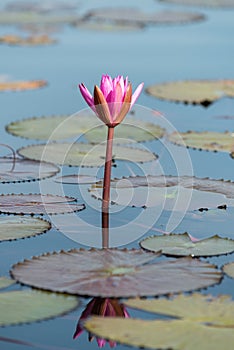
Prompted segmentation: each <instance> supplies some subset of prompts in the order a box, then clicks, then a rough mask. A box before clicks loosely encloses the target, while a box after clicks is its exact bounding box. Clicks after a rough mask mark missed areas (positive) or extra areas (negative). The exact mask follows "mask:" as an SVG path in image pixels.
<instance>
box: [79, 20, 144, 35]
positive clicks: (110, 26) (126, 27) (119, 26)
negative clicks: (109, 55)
mask: <svg viewBox="0 0 234 350" xmlns="http://www.w3.org/2000/svg"><path fill="white" fill-rule="evenodd" d="M72 25H73V26H74V27H76V28H78V29H85V30H95V31H105V32H113V31H134V30H140V29H142V28H144V25H142V24H141V23H108V22H99V21H95V20H94V21H92V20H87V19H82V18H81V19H80V20H78V21H76V22H74V23H72Z"/></svg>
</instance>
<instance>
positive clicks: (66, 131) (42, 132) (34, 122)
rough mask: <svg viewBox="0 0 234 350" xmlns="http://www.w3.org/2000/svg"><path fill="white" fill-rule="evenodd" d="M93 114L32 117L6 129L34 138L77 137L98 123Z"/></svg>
mask: <svg viewBox="0 0 234 350" xmlns="http://www.w3.org/2000/svg"><path fill="white" fill-rule="evenodd" d="M98 124H99V123H98V120H97V118H96V117H95V116H92V115H91V114H88V113H83V114H80V113H79V114H77V115H72V116H70V115H60V116H50V117H38V118H36V117H34V118H28V119H24V120H20V121H16V122H12V123H10V124H9V125H7V127H6V130H7V131H8V132H9V133H10V134H12V135H15V136H21V137H25V138H27V139H36V140H49V139H50V140H51V141H52V140H62V139H66V138H70V137H77V136H78V135H79V134H83V133H85V132H87V131H88V130H90V129H92V128H93V127H94V126H95V125H98Z"/></svg>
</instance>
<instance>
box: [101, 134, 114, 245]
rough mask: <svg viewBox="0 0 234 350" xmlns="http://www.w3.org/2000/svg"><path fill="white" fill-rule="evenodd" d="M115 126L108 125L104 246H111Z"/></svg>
mask: <svg viewBox="0 0 234 350" xmlns="http://www.w3.org/2000/svg"><path fill="white" fill-rule="evenodd" d="M113 137H114V128H111V127H108V135H107V144H106V160H105V170H104V180H103V192H102V248H108V247H109V202H110V184H111V166H112V148H113Z"/></svg>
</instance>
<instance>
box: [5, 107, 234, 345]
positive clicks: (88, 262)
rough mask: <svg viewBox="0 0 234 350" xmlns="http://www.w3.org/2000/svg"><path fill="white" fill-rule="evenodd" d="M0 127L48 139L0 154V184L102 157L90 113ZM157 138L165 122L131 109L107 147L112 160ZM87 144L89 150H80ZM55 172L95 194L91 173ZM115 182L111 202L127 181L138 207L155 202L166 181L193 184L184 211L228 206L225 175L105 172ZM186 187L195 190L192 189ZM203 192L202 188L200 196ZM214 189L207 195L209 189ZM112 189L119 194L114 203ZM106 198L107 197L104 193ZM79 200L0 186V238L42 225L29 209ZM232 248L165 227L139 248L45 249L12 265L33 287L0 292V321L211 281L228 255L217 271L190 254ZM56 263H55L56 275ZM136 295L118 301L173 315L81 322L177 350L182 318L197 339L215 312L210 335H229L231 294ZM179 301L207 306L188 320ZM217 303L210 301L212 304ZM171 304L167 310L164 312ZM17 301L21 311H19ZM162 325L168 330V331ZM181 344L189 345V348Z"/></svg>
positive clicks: (137, 154) (146, 157)
mask: <svg viewBox="0 0 234 350" xmlns="http://www.w3.org/2000/svg"><path fill="white" fill-rule="evenodd" d="M94 120H95V122H96V123H97V125H96V127H93V123H94ZM130 121H131V122H130ZM133 122H134V126H133ZM91 126H92V127H91ZM6 130H7V131H8V132H9V133H11V134H12V135H14V136H20V137H22V138H27V139H35V140H39V141H40V142H41V141H43V140H44V141H45V140H48V138H50V142H47V143H39V144H33V145H29V146H26V147H23V148H20V149H19V150H18V151H17V154H18V155H17V157H2V159H1V163H0V164H1V167H2V169H4V171H3V170H2V171H1V177H0V181H1V183H2V184H4V183H11V182H17V183H18V182H22V181H23V182H25V181H32V180H36V179H37V180H41V179H44V178H49V177H51V181H52V180H53V177H54V176H55V175H57V174H58V173H59V171H60V167H59V165H62V166H72V167H74V166H78V167H81V166H83V167H85V168H88V167H97V168H98V167H100V166H102V165H103V154H104V151H105V147H104V145H102V142H103V141H104V140H105V126H103V125H102V124H100V123H99V122H98V121H97V119H96V117H95V116H93V115H92V114H91V113H88V114H87V113H86V114H84V115H83V114H82V115H80V114H78V115H73V116H66V115H65V116H49V117H33V118H28V119H24V120H20V121H16V122H12V123H10V124H9V125H7V126H6ZM77 135H81V139H82V141H83V142H74V141H72V142H69V139H72V138H74V137H77ZM161 137H167V138H168V140H171V137H172V135H171V134H169V135H167V134H166V130H165V129H163V128H162V127H160V126H159V125H156V124H153V123H152V124H151V123H149V122H143V121H140V120H134V116H130V117H129V118H127V119H126V122H124V123H123V124H121V125H119V126H118V127H117V128H116V141H117V142H116V143H115V144H114V152H113V154H114V157H115V160H121V161H125V162H126V161H134V162H153V161H156V160H157V156H156V155H155V154H154V153H151V152H149V151H147V150H145V149H141V148H139V146H140V144H141V143H142V142H144V141H149V142H150V141H153V140H157V139H159V138H161ZM64 140H66V142H64ZM67 140H68V141H67ZM126 140H132V141H135V142H134V143H133V144H131V143H130V145H129V144H125V143H126ZM61 141H62V142H61ZM89 152H91V154H90V156H88V157H87V159H86V155H87V154H89ZM120 180H121V181H120ZM55 181H59V182H63V183H70V184H73V185H74V184H75V185H77V183H79V182H80V183H82V182H84V183H88V184H90V185H91V187H90V195H94V196H95V197H97V198H101V192H100V190H101V189H102V181H101V182H100V181H96V179H95V178H91V177H89V175H87V176H84V179H83V178H82V176H81V177H80V178H79V177H77V175H76V174H73V175H67V176H62V177H58V178H57V179H55ZM116 183H117V184H118V191H123V195H120V196H118V198H117V202H116V203H117V204H121V205H126V203H127V202H128V191H127V190H128V188H129V187H131V188H134V190H135V196H134V197H133V199H132V202H130V203H128V205H130V206H134V207H135V206H139V207H141V206H144V207H146V210H147V207H149V206H151V207H154V206H157V205H158V202H160V200H163V199H165V193H164V192H163V191H164V190H165V188H167V189H169V190H170V188H172V189H173V191H174V189H175V188H177V187H180V188H182V189H184V190H192V192H193V193H195V198H194V200H193V198H192V200H191V203H190V207H189V208H188V210H190V211H193V210H196V209H198V208H199V205H203V206H209V205H210V204H211V203H212V205H213V206H214V205H216V206H218V205H219V204H220V203H223V201H225V203H226V205H231V206H233V200H234V183H233V182H230V181H223V180H212V179H208V178H196V177H190V176H183V177H176V176H156V175H149V176H130V177H125V178H123V179H113V180H112V182H111V189H113V190H114V189H115V185H116ZM144 188H150V191H149V194H150V196H149V198H148V201H147V202H144V201H143V202H141V200H142V195H141V193H140V195H138V194H137V192H138V191H140V190H142V189H144ZM196 193H198V194H199V195H198V198H197V197H196ZM203 193H204V194H205V196H204V197H202V196H201V195H202V194H203ZM214 193H215V194H216V196H217V197H213V195H214ZM209 194H211V195H212V197H211V199H209ZM120 198H121V200H122V202H119V199H120ZM206 198H207V199H206ZM206 200H207V202H206ZM113 201H114V198H112V202H113ZM171 201H173V196H172V197H169V200H168V203H167V202H166V203H165V208H167V209H169V210H170V205H171ZM84 209H85V204H79V203H77V201H76V199H75V198H70V197H63V196H55V195H51V194H47V195H44V194H43V195H42V194H8V195H1V196H0V212H1V213H2V214H14V216H12V215H10V216H2V217H1V218H0V219H1V225H0V230H1V232H0V238H1V241H6V240H15V239H20V238H26V237H31V236H35V235H38V234H42V233H45V232H47V231H48V230H50V228H51V226H52V224H51V223H50V222H48V221H46V220H43V219H41V218H38V217H37V215H47V214H49V215H53V214H61V213H71V212H77V211H80V210H84ZM178 210H180V208H179V209H178ZM233 251H234V241H233V240H231V239H229V238H221V237H219V236H217V235H216V236H213V237H209V238H206V239H203V240H198V239H194V238H193V237H192V236H190V235H189V234H187V233H184V234H173V233H171V234H169V235H168V234H163V235H156V236H152V237H147V238H145V239H143V240H142V241H141V242H140V249H132V250H128V249H111V248H109V249H90V250H84V249H73V250H70V251H66V252H65V251H61V252H54V253H48V254H47V253H45V254H43V255H41V256H36V257H33V258H32V259H30V260H25V261H23V262H20V263H18V264H16V265H15V266H13V268H12V270H11V276H12V277H13V278H14V279H15V280H16V281H18V282H20V283H22V284H25V285H28V286H31V287H34V288H36V289H38V290H39V291H30V290H22V291H14V290H13V291H9V292H5V293H3V292H2V293H0V303H2V304H3V305H5V306H3V307H6V308H7V310H8V311H7V313H8V318H7V319H6V318H5V316H4V317H3V318H2V319H0V324H1V325H5V326H6V325H9V324H18V323H24V322H31V321H35V320H38V319H46V318H48V317H54V316H57V315H59V314H62V313H64V312H69V311H70V310H72V309H74V308H75V307H77V305H78V299H77V298H76V296H83V297H87V296H89V297H96V298H102V299H104V298H130V297H146V296H160V295H168V294H172V293H181V292H186V291H192V290H197V289H201V288H205V287H208V286H211V285H214V284H217V283H220V282H221V280H222V278H223V275H224V273H226V274H228V275H229V276H230V277H232V276H233V267H234V264H233V263H229V264H226V265H225V266H224V267H223V269H222V270H218V269H217V267H216V266H215V265H213V264H210V263H209V262H206V261H202V260H199V259H198V258H199V257H209V256H217V255H222V254H228V253H232V252H233ZM162 254H163V255H165V256H170V257H176V259H174V260H163V261H161V260H160V259H158V258H159V256H160V255H162ZM61 271H63V273H62V275H61ZM77 276H78V277H77ZM0 283H1V287H2V288H4V287H8V286H9V285H11V284H12V283H13V281H12V280H10V279H7V278H5V277H2V278H1V280H0ZM43 290H44V292H43ZM51 292H54V293H61V294H55V296H54V297H52V296H51V294H50V293H51ZM64 293H65V294H66V295H67V294H69V295H71V297H67V296H66V295H64ZM52 294H53V293H52ZM53 295H54V294H53ZM25 296H27V298H25ZM145 303H146V304H144V305H143V304H142V301H141V300H135V299H133V300H129V301H126V306H128V307H136V308H140V309H142V310H151V311H152V312H155V313H160V312H161V313H163V314H166V315H169V316H173V317H177V318H178V320H176V321H170V322H169V321H162V320H155V321H147V322H146V321H142V320H133V319H131V318H127V319H123V318H121V319H114V318H113V319H110V318H108V327H107V324H106V321H105V319H103V318H101V320H100V322H99V318H98V319H97V318H95V317H94V318H91V319H90V320H88V321H87V322H85V327H86V328H87V329H88V330H89V331H90V332H91V333H94V334H97V335H98V336H99V337H104V338H108V339H110V340H113V341H117V342H122V343H126V344H131V345H136V346H143V345H144V346H148V347H152V348H155V347H156V346H157V347H162V343H163V342H164V343H163V346H164V347H165V346H166V345H167V346H168V347H170V346H171V347H172V348H175V349H180V348H181V345H180V344H181V343H180V342H181V341H182V340H181V339H183V341H184V339H185V340H186V341H187V342H188V343H189V341H190V340H191V339H190V337H188V338H186V337H185V334H186V330H187V328H188V327H190V331H191V332H193V331H194V332H195V331H196V332H199V341H200V342H201V343H202V344H203V343H204V341H205V339H206V338H207V337H208V333H209V332H211V334H212V335H213V333H215V331H216V329H217V324H216V323H217V322H218V321H216V318H218V319H219V322H221V324H220V329H219V331H218V332H216V333H215V334H216V337H217V344H220V342H221V341H222V339H223V337H227V338H225V339H229V338H230V342H231V341H232V337H233V335H232V333H231V331H230V329H231V328H230V324H231V325H232V326H233V324H232V323H231V322H232V321H233V320H232V317H231V311H230V310H232V308H233V303H232V302H231V301H230V300H229V299H227V298H224V297H220V298H218V299H215V298H212V297H207V296H206V297H205V296H202V295H199V294H193V295H190V296H183V295H179V296H178V297H174V298H173V299H169V300H166V299H164V298H160V299H159V300H157V301H156V300H147V301H145ZM165 303H166V306H165ZM182 303H187V304H188V305H190V307H192V306H191V305H193V303H197V304H196V305H197V306H196V308H195V309H197V312H198V310H200V309H201V310H204V308H207V309H210V308H212V314H211V315H208V316H207V318H206V317H205V316H204V317H203V318H202V319H200V318H199V317H201V315H198V316H197V318H196V317H194V318H193V319H191V316H189V314H188V313H186V315H184V314H183V315H182V314H181V311H180V310H181V307H180V305H181V304H182ZM18 304H20V308H19V310H18V311H17V316H16V312H15V310H16V305H18ZM217 304H218V305H219V307H220V309H217ZM56 305H57V306H59V307H56ZM167 305H168V308H167ZM178 305H179V306H178ZM160 307H161V309H160ZM171 307H172V309H173V310H174V309H175V311H173V312H172V311H171ZM194 307H195V306H194ZM147 308H148V309H147ZM22 310H24V311H23V312H22ZM25 310H27V312H25ZM39 310H40V312H39ZM160 310H161V311H160ZM162 310H163V311H162ZM219 312H221V313H222V315H223V314H224V313H225V315H226V316H225V317H224V319H223V321H221V320H220V316H219ZM3 315H4V313H3ZM116 322H117V323H116ZM118 322H119V323H118ZM122 322H123V323H122ZM145 322H146V324H145ZM208 322H210V323H211V325H210V326H209V327H208V326H207V325H206V324H207V323H208ZM222 322H223V323H222ZM125 323H126V324H125ZM112 327H113V328H112ZM122 327H123V328H122ZM126 327H127V329H128V330H129V332H128V333H127V335H126V334H125V333H124V329H126ZM139 327H141V329H142V328H143V327H145V328H146V331H145V332H141V334H142V336H141V337H139V336H138V337H136V336H135V332H136V331H138V330H139ZM151 327H152V328H153V329H154V327H156V329H158V330H160V332H159V333H160V334H161V336H160V338H159V337H157V339H155V337H154V336H153V335H151V336H149V335H150V334H151V329H152V328H151ZM212 327H213V328H212ZM114 329H118V330H119V332H118V333H117V334H116V333H115V331H114ZM180 330H181V332H182V333H180V342H178V344H177V343H176V339H175V334H177V333H178V332H179V331H180ZM168 333H170V334H171V335H170V337H169V338H168ZM133 339H134V340H133ZM136 339H137V340H136ZM165 341H166V342H165ZM161 342H162V343H161ZM199 344H200V343H199ZM191 349H194V348H193V347H191ZM214 349H216V348H214ZM227 349H229V348H227Z"/></svg>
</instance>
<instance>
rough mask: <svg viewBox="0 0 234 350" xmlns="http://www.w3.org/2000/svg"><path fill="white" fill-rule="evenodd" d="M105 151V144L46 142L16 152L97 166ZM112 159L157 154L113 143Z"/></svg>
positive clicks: (145, 157)
mask: <svg viewBox="0 0 234 350" xmlns="http://www.w3.org/2000/svg"><path fill="white" fill-rule="evenodd" d="M105 151H106V146H105V144H100V145H95V146H93V145H90V144H84V143H48V144H41V145H31V146H27V147H23V148H20V149H19V150H18V153H19V154H20V155H21V156H23V157H25V158H28V159H33V160H41V159H42V160H43V161H46V162H51V163H54V164H59V165H69V166H83V167H89V166H90V167H99V166H102V165H104V163H105ZM113 159H114V160H125V161H132V162H137V163H143V162H150V161H152V160H155V159H157V156H156V155H155V154H153V153H151V152H149V151H147V150H146V149H142V148H130V147H124V146H119V145H114V147H113Z"/></svg>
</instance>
